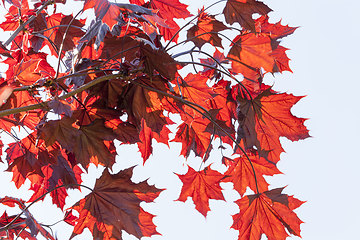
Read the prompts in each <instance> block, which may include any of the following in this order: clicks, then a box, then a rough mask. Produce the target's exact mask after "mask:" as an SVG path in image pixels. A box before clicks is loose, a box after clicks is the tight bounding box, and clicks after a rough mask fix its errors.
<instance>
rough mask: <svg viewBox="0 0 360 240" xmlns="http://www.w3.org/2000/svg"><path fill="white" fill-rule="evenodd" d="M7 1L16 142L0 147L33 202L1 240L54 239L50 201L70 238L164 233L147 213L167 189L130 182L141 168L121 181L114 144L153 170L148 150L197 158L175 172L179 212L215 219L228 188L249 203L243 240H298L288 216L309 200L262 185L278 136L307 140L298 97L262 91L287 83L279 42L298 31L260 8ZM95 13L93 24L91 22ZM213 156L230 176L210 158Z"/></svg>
mask: <svg viewBox="0 0 360 240" xmlns="http://www.w3.org/2000/svg"><path fill="white" fill-rule="evenodd" d="M2 4H3V5H2V6H3V8H4V10H5V11H6V12H7V14H6V15H5V20H4V21H3V22H2V23H0V28H1V29H2V31H5V32H9V33H10V37H9V39H2V40H3V41H2V42H0V58H1V63H2V65H1V66H2V67H3V68H4V71H3V72H5V74H4V76H3V77H2V78H0V104H1V105H0V127H1V132H2V134H1V138H2V139H4V138H5V137H6V138H7V139H9V138H10V140H11V141H10V142H9V141H8V140H7V141H6V142H9V143H7V144H3V143H2V141H1V140H0V153H1V154H2V155H3V158H2V160H1V161H2V164H4V165H6V166H7V170H6V171H8V172H11V173H12V181H13V182H14V183H15V186H16V187H17V188H20V187H21V186H23V185H24V183H25V181H26V180H28V181H29V182H30V189H29V191H31V192H32V196H31V197H30V198H29V199H19V198H16V196H0V204H2V205H5V206H7V207H11V208H14V209H17V210H18V214H16V215H11V216H9V215H8V214H7V213H6V212H3V213H2V216H1V217H0V237H1V239H3V238H5V239H18V237H20V238H23V239H30V240H32V239H36V238H37V236H38V235H43V236H44V237H45V238H46V239H54V240H55V239H56V237H55V236H54V235H52V232H51V231H48V230H49V229H48V228H44V225H42V224H41V223H39V222H38V221H37V220H36V219H35V218H34V217H33V215H32V214H31V206H32V204H34V203H36V202H38V201H41V200H43V199H44V198H45V196H50V197H51V199H52V202H53V204H54V205H55V206H56V207H58V208H59V209H60V210H61V211H63V214H64V217H63V221H65V222H66V223H68V224H69V225H71V226H73V232H72V234H71V238H73V237H75V236H76V235H79V234H81V233H82V232H83V230H84V229H85V228H87V229H89V230H90V232H91V233H92V235H93V238H94V239H101V240H115V239H122V231H125V232H127V233H129V234H132V235H134V236H135V237H137V238H142V237H150V236H152V235H156V234H161V232H160V233H159V232H158V231H157V229H156V225H155V224H154V223H153V218H154V217H155V216H154V215H153V214H151V213H149V212H146V211H145V210H144V209H143V208H142V206H141V202H143V201H145V202H153V201H154V200H155V199H156V198H157V197H158V196H159V194H161V192H162V191H163V189H158V188H157V187H155V186H151V185H149V184H148V183H147V182H146V181H143V182H140V183H134V182H132V181H131V177H132V175H133V168H129V169H124V170H122V171H120V172H113V170H112V166H113V165H114V164H115V162H116V156H117V154H118V152H117V149H116V147H117V146H118V145H119V144H123V145H126V144H135V145H137V147H138V149H139V152H140V154H141V157H142V159H143V162H144V163H145V162H146V161H148V159H149V157H150V156H151V155H152V152H153V143H154V141H153V140H156V141H157V142H158V143H163V144H166V145H169V144H170V142H176V143H178V144H180V145H181V151H180V153H179V154H180V155H182V156H183V157H184V158H181V157H179V159H187V158H190V157H191V158H193V157H198V158H201V160H202V161H201V165H200V166H198V168H195V169H194V168H192V167H190V166H189V167H188V171H187V173H186V174H176V175H177V176H178V178H179V179H180V180H181V182H182V183H183V186H182V189H181V193H180V195H179V198H178V199H177V200H178V201H183V202H185V201H187V199H188V198H189V197H191V198H192V200H193V201H194V205H195V208H196V209H197V210H198V211H199V212H200V213H201V214H202V215H203V216H204V217H206V216H207V213H208V212H209V211H210V210H211V209H210V207H209V200H210V199H214V200H219V201H225V198H224V196H223V194H222V187H221V184H222V183H225V182H231V183H233V187H234V190H235V191H237V192H238V193H239V194H240V199H239V200H237V201H236V204H237V205H238V207H239V213H237V214H235V215H234V216H233V220H234V223H233V225H232V228H233V229H235V230H237V231H238V232H239V235H238V239H239V240H260V238H261V236H262V235H263V234H265V235H266V236H267V238H268V239H269V240H283V239H286V237H287V236H289V235H291V234H292V235H296V236H300V224H301V223H302V221H301V220H300V219H299V218H298V217H297V215H296V214H295V213H294V211H293V210H294V209H296V208H298V207H299V206H300V205H301V204H302V203H303V202H302V201H300V200H298V199H296V198H294V197H293V196H289V195H287V194H284V193H282V191H283V188H277V189H271V188H270V186H269V184H268V183H267V181H266V178H264V176H273V175H275V174H281V172H280V171H279V169H278V168H277V163H278V162H279V160H280V155H281V153H282V152H284V149H283V148H282V146H281V142H280V137H286V138H288V139H289V140H291V141H298V140H301V139H305V138H307V137H309V133H308V130H307V129H306V127H305V126H304V122H305V120H306V119H304V118H299V117H296V116H294V115H293V114H292V113H291V108H292V107H293V106H294V104H296V103H297V102H298V101H299V100H300V99H301V98H302V97H301V96H300V97H299V96H294V95H292V94H289V93H281V92H278V91H276V89H274V88H273V87H272V86H270V85H267V84H265V83H264V82H265V81H264V76H265V75H267V74H268V75H270V74H269V73H271V75H274V76H275V73H281V72H284V71H290V72H291V69H290V67H289V58H288V57H287V55H286V51H287V50H288V49H287V48H285V47H283V46H282V45H281V42H280V40H281V39H282V38H284V37H286V36H288V35H290V34H292V33H293V32H294V31H295V30H296V27H289V26H288V25H286V26H285V25H283V24H282V23H281V22H277V23H271V21H270V20H269V16H268V15H267V14H268V13H269V12H271V11H272V10H271V9H270V7H268V6H267V5H266V4H264V3H263V2H261V1H258V0H227V1H226V0H222V1H219V2H217V3H214V4H212V5H210V6H204V7H202V8H201V9H199V10H198V12H194V13H190V12H189V11H188V10H187V8H188V6H187V5H185V4H183V3H181V2H180V1H179V0H166V1H164V0H150V1H147V0H129V2H126V1H124V2H121V3H117V2H110V1H108V0H84V1H82V4H83V5H82V6H83V7H82V9H78V10H79V12H78V13H77V14H70V15H66V14H64V13H62V12H60V11H59V9H61V7H59V6H60V5H61V6H65V7H67V8H71V2H69V1H66V0H36V1H33V2H31V3H30V2H28V0H6V1H5V0H3V1H2ZM221 4H223V5H225V7H224V8H223V9H220V11H219V7H218V6H220V5H221ZM223 5H222V6H223ZM57 6H58V7H57ZM215 10H216V11H218V12H215ZM89 11H91V12H93V13H94V15H93V16H94V18H93V19H90V17H89V18H84V17H83V13H84V12H89ZM255 16H257V17H255ZM176 19H183V20H182V21H175V20H176ZM179 22H182V23H183V24H182V25H180V26H179ZM50 56H51V57H52V58H50ZM50 59H52V60H50ZM54 59H56V60H54ZM172 124H176V126H177V129H176V130H175V132H172V130H171V129H173V128H169V126H170V125H172ZM19 130H21V131H23V130H24V131H25V132H26V133H27V134H25V136H24V137H19V136H20V135H18V134H17V133H18V132H19ZM24 131H23V132H24ZM215 146H216V147H215ZM218 147H219V148H221V151H222V153H223V157H222V158H221V159H217V161H218V162H219V163H220V164H223V165H224V166H225V167H226V168H227V170H226V171H225V172H224V173H221V172H219V171H217V170H216V169H213V165H211V164H210V163H209V162H208V161H207V160H208V158H209V156H210V155H211V153H212V151H217V149H218ZM219 151H220V150H219ZM185 163H186V162H185ZM91 164H93V165H95V166H103V167H104V170H103V173H102V175H101V176H100V177H99V179H97V180H96V183H95V186H94V187H93V188H89V187H87V186H84V185H82V176H83V174H86V173H87V170H88V168H89V166H90V165H91ZM80 188H88V190H90V193H89V194H88V195H87V196H85V197H84V198H83V199H79V201H78V202H77V203H76V204H74V205H73V206H71V207H66V204H65V199H66V198H68V197H71V196H68V194H69V193H68V190H69V189H78V190H80ZM179 191H180V190H179Z"/></svg>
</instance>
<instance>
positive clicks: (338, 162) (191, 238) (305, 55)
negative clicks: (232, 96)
mask: <svg viewBox="0 0 360 240" xmlns="http://www.w3.org/2000/svg"><path fill="white" fill-rule="evenodd" d="M182 2H184V3H187V4H194V3H193V2H194V1H190V0H187V1H184V0H183V1H182ZM212 2H214V1H203V2H202V3H203V4H205V5H209V4H210V3H212ZM264 2H265V3H266V4H268V6H269V7H270V8H272V9H273V10H274V12H273V13H271V14H270V20H271V21H272V22H275V21H278V20H280V19H281V18H282V23H283V24H285V25H286V24H289V25H290V26H300V28H299V29H298V30H296V31H295V34H293V35H291V36H289V37H287V38H285V39H284V40H283V45H284V46H285V47H287V48H290V49H291V50H290V51H288V52H287V53H288V55H289V57H290V58H291V59H292V61H291V62H290V67H291V68H292V70H293V72H294V73H293V74H291V73H284V74H281V75H280V74H277V75H276V80H275V85H274V89H275V90H279V91H286V92H288V93H293V94H295V95H307V97H306V98H304V99H302V100H301V101H300V102H299V103H298V104H297V105H296V106H295V107H294V108H293V113H294V114H295V115H297V116H299V117H307V118H310V119H309V120H308V121H307V122H306V126H307V127H308V129H310V134H311V135H312V136H313V138H310V139H307V140H305V141H301V142H296V143H292V142H290V141H287V140H285V139H283V140H284V141H282V142H283V144H284V148H285V150H286V152H287V153H284V154H282V155H281V158H282V160H281V161H280V162H279V164H278V167H279V169H280V171H282V172H283V173H285V174H284V175H279V176H276V177H271V178H268V180H269V181H270V183H272V185H271V186H270V187H271V188H276V187H282V186H286V185H287V188H286V190H285V191H286V193H287V194H290V195H295V197H297V198H299V199H300V200H306V201H307V202H306V203H305V204H303V205H302V206H301V207H300V208H299V209H298V210H297V211H296V212H297V213H298V215H299V217H300V219H302V220H303V221H304V222H305V223H304V224H302V225H301V230H302V237H303V239H305V240H319V239H326V240H339V239H356V238H358V237H359V235H358V231H357V229H358V228H359V226H360V218H359V216H360V207H359V197H360V194H359V192H358V190H357V188H358V184H359V183H360V174H359V172H358V171H359V170H358V169H359V168H360V163H359V161H360V157H359V156H358V154H357V149H358V148H359V143H360V141H359V140H358V136H360V127H359V123H358V121H359V117H360V109H359V106H358V105H357V103H358V102H359V101H358V96H357V95H358V94H357V92H358V89H359V88H360V83H359V81H360V79H359V77H358V76H357V73H356V71H357V69H358V68H359V65H360V60H359V56H360V48H359V44H358V42H359V39H360V33H359V31H358V29H357V27H358V24H359V23H360V21H359V18H358V11H359V9H360V3H358V1H353V0H343V1H335V0H327V1H325V0H319V1H310V0H302V1H299V0H292V1H289V0H267V1H265V0H264ZM190 9H192V12H194V10H195V9H196V7H195V8H190ZM219 9H220V8H219ZM0 40H2V41H4V40H6V38H2V37H0ZM268 81H269V82H272V77H269V78H268ZM171 148H172V151H170V150H168V149H167V147H165V146H164V145H160V144H155V145H154V153H153V156H152V157H151V158H150V159H149V160H148V162H147V163H146V164H145V166H141V165H140V166H139V167H136V168H135V176H134V180H135V181H140V180H144V179H147V178H149V181H148V182H149V184H156V187H158V188H166V189H167V190H166V191H164V192H163V193H162V194H161V195H160V197H159V198H158V199H156V200H155V203H152V204H144V205H143V206H144V208H145V210H148V211H149V212H151V213H152V214H155V215H158V216H157V217H156V218H154V223H155V224H156V225H157V226H158V227H157V230H158V232H160V233H162V236H153V237H152V238H150V239H152V240H165V239H166V240H183V239H187V240H199V239H207V240H219V239H225V240H235V239H237V231H235V230H233V229H229V228H230V226H231V225H232V217H231V215H233V214H236V213H237V212H238V208H237V207H236V205H235V204H234V203H233V201H234V200H236V199H237V197H238V196H237V195H236V194H233V191H231V185H229V184H223V185H222V186H223V188H225V190H224V195H225V198H226V200H227V201H228V202H222V201H212V200H211V201H210V208H211V209H212V211H211V212H209V213H208V217H207V219H206V220H205V219H204V217H203V216H202V215H201V214H200V213H198V212H197V211H196V210H195V209H194V205H193V204H192V201H191V200H190V199H189V200H188V201H187V202H186V203H183V202H174V201H173V200H175V199H177V198H178V197H179V193H180V190H181V182H180V180H179V179H178V178H177V176H176V175H174V174H173V172H177V173H185V172H186V167H184V165H183V158H181V157H178V153H179V152H180V151H179V145H172V146H171ZM118 150H119V151H118V152H119V154H120V156H119V158H118V162H119V163H117V164H116V165H115V166H114V170H115V171H117V170H119V169H120V168H124V167H128V166H132V165H134V164H136V163H141V159H140V156H139V153H137V148H136V147H129V146H126V147H120V148H119V149H118ZM213 154H214V156H213V158H212V159H213V161H215V160H216V158H217V157H219V156H220V155H219V154H218V155H216V153H214V152H213ZM128 160H133V161H132V162H131V161H128ZM199 162H200V161H199V159H192V160H191V159H190V161H189V163H190V164H193V166H199V165H198V164H199ZM0 168H1V169H0V170H2V169H5V168H6V167H5V166H4V164H1V165H0ZM92 170H93V169H90V171H89V172H90V176H87V177H85V176H84V177H83V179H84V181H85V183H87V185H89V186H92V185H91V183H92V182H94V180H95V177H94V176H96V173H94V172H95V171H92ZM5 175H6V177H5V178H1V179H2V180H1V181H2V183H3V185H2V186H3V187H2V188H0V197H3V196H4V195H11V196H18V194H20V195H21V196H22V197H23V198H24V199H28V198H29V196H30V194H29V193H26V192H24V191H20V192H19V191H17V190H16V189H15V187H14V185H13V184H12V183H7V182H8V181H9V180H8V179H9V178H11V174H9V173H6V174H5ZM6 178H7V179H6ZM85 194H87V192H86V190H84V192H83V195H85ZM79 197H80V195H79V194H75V196H74V197H72V199H68V202H67V204H68V206H71V204H72V203H74V202H76V201H77V200H78V199H79ZM48 202H49V201H45V202H44V203H43V202H41V203H39V204H36V206H34V207H33V208H32V209H31V210H32V211H31V212H32V213H33V214H34V215H35V216H36V217H38V218H39V219H43V222H44V223H52V222H56V221H57V220H59V219H61V215H60V212H59V211H56V210H55V211H53V210H51V209H54V207H53V206H51V204H50V203H48ZM0 210H1V208H0ZM54 229H55V231H57V235H58V236H59V239H60V240H61V239H67V237H68V236H70V234H71V231H70V228H69V227H68V226H67V225H66V224H58V225H56V227H55V228H54ZM75 239H79V240H80V239H88V237H85V236H82V237H78V238H75ZM124 239H125V240H133V239H135V238H134V237H131V236H129V237H124ZM143 239H149V238H143ZM289 239H298V238H296V237H293V238H289Z"/></svg>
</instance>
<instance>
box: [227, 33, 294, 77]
mask: <svg viewBox="0 0 360 240" xmlns="http://www.w3.org/2000/svg"><path fill="white" fill-rule="evenodd" d="M233 42H234V43H235V44H234V45H233V46H232V48H231V49H230V51H229V53H228V56H227V57H228V58H229V59H230V60H232V68H233V71H235V72H240V73H242V72H243V70H242V68H243V67H244V65H245V66H246V67H248V68H255V69H256V68H263V69H264V70H265V71H267V72H272V73H274V72H282V71H284V70H288V71H290V69H289V68H286V69H283V68H281V67H279V61H281V59H282V60H283V61H284V60H285V63H282V64H283V65H287V64H288V63H287V62H288V61H289V59H288V58H285V57H279V56H277V57H275V56H274V53H273V52H274V51H275V50H276V49H277V48H278V44H275V45H274V44H273V41H272V39H271V38H270V37H269V36H268V34H264V33H260V34H255V33H248V34H244V35H238V36H237V37H236V38H235V39H234V40H233ZM280 53H282V54H285V52H278V54H280Z"/></svg>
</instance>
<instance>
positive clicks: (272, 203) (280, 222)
mask: <svg viewBox="0 0 360 240" xmlns="http://www.w3.org/2000/svg"><path fill="white" fill-rule="evenodd" d="M283 189H284V188H276V189H272V190H270V191H266V192H263V193H260V194H255V195H249V196H246V197H243V198H241V199H240V200H237V201H236V204H237V205H238V206H239V208H240V213H238V214H236V215H234V216H233V219H234V224H233V225H232V228H234V229H236V230H239V238H238V239H239V240H258V239H260V238H261V235H262V234H265V235H266V236H267V238H268V239H269V240H285V239H286V237H287V236H288V234H287V232H286V231H285V228H286V230H287V231H288V232H289V233H290V234H293V235H295V236H299V237H300V224H301V223H302V221H301V220H300V219H299V218H298V217H297V215H296V214H295V213H294V212H293V210H294V209H296V208H298V207H299V206H301V204H303V203H304V202H302V201H300V200H298V199H296V198H294V197H292V196H288V195H286V194H282V193H281V192H282V190H283Z"/></svg>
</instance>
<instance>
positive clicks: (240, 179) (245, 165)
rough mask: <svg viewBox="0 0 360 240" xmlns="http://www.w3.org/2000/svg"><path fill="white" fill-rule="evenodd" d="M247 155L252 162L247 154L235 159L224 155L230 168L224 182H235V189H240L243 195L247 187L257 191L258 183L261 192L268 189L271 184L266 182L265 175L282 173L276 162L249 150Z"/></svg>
mask: <svg viewBox="0 0 360 240" xmlns="http://www.w3.org/2000/svg"><path fill="white" fill-rule="evenodd" d="M247 155H248V158H249V159H250V161H251V164H250V161H249V159H248V158H247V157H246V156H241V157H238V158H235V159H230V158H227V157H223V162H225V164H226V165H227V166H228V167H229V168H228V170H227V171H226V172H225V173H224V175H225V178H224V180H222V182H232V183H233V184H234V189H235V190H236V191H238V192H239V193H240V195H241V196H242V195H244V193H245V191H246V188H247V187H250V189H251V190H253V191H254V192H256V191H257V188H256V185H257V187H258V189H259V191H260V192H265V191H267V190H268V186H269V184H268V183H267V182H266V180H265V179H264V177H263V175H267V176H273V175H274V174H279V173H281V172H280V171H279V170H278V169H277V167H276V165H275V164H273V163H270V162H268V161H267V160H266V159H265V158H263V157H260V156H258V155H257V154H256V153H250V152H248V153H247ZM253 167H254V170H253ZM254 171H255V174H256V178H255V175H254Z"/></svg>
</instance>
